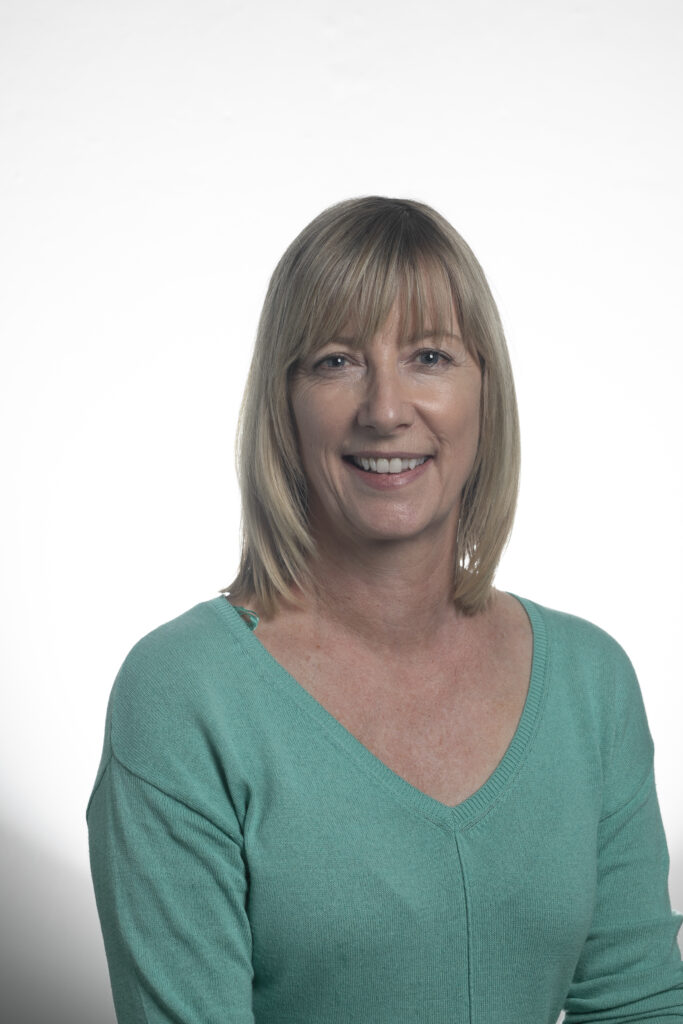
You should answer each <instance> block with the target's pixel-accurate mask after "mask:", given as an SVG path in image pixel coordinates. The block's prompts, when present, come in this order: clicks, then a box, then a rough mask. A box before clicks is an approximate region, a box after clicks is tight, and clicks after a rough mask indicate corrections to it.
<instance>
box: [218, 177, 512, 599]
mask: <svg viewBox="0 0 683 1024" xmlns="http://www.w3.org/2000/svg"><path fill="white" fill-rule="evenodd" d="M396 299H398V300H399V302H400V305H401V309H402V316H401V322H402V324H406V323H407V322H408V321H409V320H410V322H411V333H412V330H414V329H415V328H416V327H417V328H418V332H419V333H420V334H422V333H423V331H424V329H425V326H426V325H425V315H426V314H427V315H428V316H429V317H430V325H429V326H430V328H432V329H436V328H437V327H438V328H439V329H441V330H444V331H452V329H453V325H452V316H453V310H454V309H455V312H456V315H457V319H458V326H459V328H460V332H461V335H462V338H463V341H464V343H465V345H466V347H467V349H468V350H469V352H470V354H471V355H473V356H475V357H476V358H477V360H478V362H479V366H480V368H481V373H482V383H481V402H480V433H479V445H478V450H477V455H476V458H475V462H474V465H473V468H472V471H471V473H470V476H469V478H468V480H467V482H466V484H465V487H464V489H463V493H462V499H461V507H460V519H459V523H458V528H457V536H456V558H455V564H454V567H453V591H452V597H453V601H454V602H455V605H456V606H457V607H458V608H459V609H460V610H461V611H462V612H464V613H466V614H475V613H476V612H478V611H481V610H482V609H483V608H484V607H485V605H486V603H487V601H488V599H489V597H490V594H491V587H492V583H493V577H494V574H495V571H496V568H497V566H498V562H499V560H500V556H501V554H502V552H503V549H504V547H505V545H506V543H507V540H508V537H509V535H510V530H511V529H512V521H513V518H514V512H515V505H516V501H517V491H518V483H519V466H520V446H519V422H518V415H517V403H516V399H515V388H514V382H513V378H512V369H511V367H510V360H509V356H508V351H507V345H506V342H505V336H504V334H503V328H502V325H501V322H500V317H499V315H498V310H497V308H496V304H495V302H494V300H493V296H492V295H491V291H490V289H489V286H488V284H487V281H486V278H485V277H484V273H483V271H482V269H481V267H480V265H479V263H478V262H477V260H476V258H475V256H474V254H473V253H472V251H471V249H470V248H469V246H468V245H467V243H466V242H465V241H464V240H463V239H462V238H461V237H460V235H459V234H458V233H457V232H456V231H455V229H454V228H453V227H452V226H451V225H450V224H449V223H448V221H446V220H445V219H444V218H443V217H442V216H441V215H440V214H439V213H437V212H436V211H435V210H433V209H432V208H431V207H429V206H426V205H425V204H423V203H419V202H416V201H414V200H411V199H390V198H385V197H383V196H365V197H362V198H359V199H348V200H345V201H344V202H341V203H337V204H336V205H334V206H331V207H329V208H328V209H326V210H324V211H323V212H322V213H321V214H319V215H318V216H317V217H316V218H315V219H314V220H312V221H311V223H310V224H309V225H308V226H307V227H305V228H304V230H303V231H302V232H301V233H300V234H299V235H298V236H297V237H296V238H295V239H294V241H293V242H292V243H291V245H290V246H289V247H288V249H287V250H286V252H285V253H284V255H283V256H282V258H281V259H280V261H279V263H278V265H277V266H276V268H275V271H274V272H273V275H272V277H271V280H270V284H269V286H268V291H267V293H266V298H265V301H264V304H263V309H262V312H261V317H260V320H259V325H258V331H257V335H256V343H255V347H254V354H253V357H252V361H251V366H250V369H249V374H248V378H247V383H246V388H245V392H244V397H243V400H242V405H241V408H240V415H239V422H238V430H237V445H236V455H237V471H238V478H239V484H240V490H241V494H242V553H241V560H240V567H239V572H238V574H237V576H236V578H235V579H234V580H233V582H232V583H231V584H230V585H229V586H227V587H225V588H223V590H221V591H220V593H224V594H234V593H237V594H241V595H244V594H249V595H254V596H255V597H256V599H257V600H258V602H259V604H260V606H261V608H262V609H263V613H264V614H265V615H266V616H270V615H272V614H273V612H274V611H275V610H276V608H277V606H278V603H279V602H280V601H281V600H282V599H283V598H288V599H289V598H290V597H291V589H292V587H293V586H298V587H301V586H304V585H305V584H306V583H307V582H310V572H309V563H310V560H311V556H312V555H313V553H314V550H315V545H314V541H313V538H312V536H311V531H310V529H309V522H308V515H307V486H306V479H305V477H304V473H303V469H302V465H301V459H300V456H299V451H298V446H297V441H296V433H295V427H294V420H293V416H292V411H291V405H290V382H291V378H292V375H293V373H294V372H295V371H296V369H297V366H298V364H299V362H300V360H302V359H303V358H305V357H306V356H307V355H308V354H309V353H310V352H311V351H312V350H313V349H314V348H317V347H319V346H320V345H321V344H322V343H324V341H325V340H327V339H332V338H333V337H334V336H335V335H337V334H338V333H339V332H340V331H341V330H342V328H343V327H345V326H346V325H348V324H349V323H352V324H354V326H355V328H356V336H357V340H358V343H359V345H361V346H362V345H363V344H365V343H366V341H367V340H369V339H370V338H372V337H373V335H374V334H375V333H376V332H377V330H378V329H379V328H380V327H381V326H383V324H384V323H385V321H386V319H387V316H388V314H389V311H390V310H391V308H392V306H393V304H394V301H395V300H396ZM434 320H436V321H437V322H436V323H435V322H434Z"/></svg>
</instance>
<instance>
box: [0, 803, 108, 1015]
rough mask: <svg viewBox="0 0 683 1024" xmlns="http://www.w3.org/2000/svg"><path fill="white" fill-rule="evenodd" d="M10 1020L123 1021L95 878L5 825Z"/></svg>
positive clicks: (4, 998)
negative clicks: (110, 971) (114, 991)
mask: <svg viewBox="0 0 683 1024" xmlns="http://www.w3.org/2000/svg"><path fill="white" fill-rule="evenodd" d="M0 844H1V845H0V899H1V903H0V908H1V909H0V914H1V916H2V929H1V933H0V1017H1V1018H2V1021H3V1024H47V1022H49V1024H115V1021H116V1018H115V1015H114V1006H113V1002H112V997H111V989H110V986H109V974H108V972H107V963H106V959H105V955H104V945H103V942H102V935H101V932H100V925H99V920H98V917H97V909H96V906H95V897H94V894H93V891H92V884H91V881H90V876H89V874H87V872H79V871H78V869H77V868H75V867H72V866H71V865H69V864H67V863H64V862H62V861H60V860H59V859H58V858H56V857H55V855H54V852H52V851H48V850H46V849H44V848H41V847H40V846H39V845H38V844H36V843H35V841H33V840H31V839H28V838H27V837H26V836H22V835H21V833H19V832H16V831H15V830H13V829H12V828H10V827H8V825H7V824H6V823H5V822H3V823H0Z"/></svg>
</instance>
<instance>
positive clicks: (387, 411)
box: [358, 366, 413, 434]
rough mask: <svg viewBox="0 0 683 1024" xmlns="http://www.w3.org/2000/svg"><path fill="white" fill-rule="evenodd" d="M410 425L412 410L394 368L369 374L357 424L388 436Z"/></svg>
mask: <svg viewBox="0 0 683 1024" xmlns="http://www.w3.org/2000/svg"><path fill="white" fill-rule="evenodd" d="M412 421H413V409H412V404H411V402H410V400H409V395H408V393H407V382H404V381H402V380H401V377H400V373H399V371H398V368H397V367H395V366H394V367H392V368H391V369H390V368H389V367H387V366H384V367H382V368H381V369H374V370H372V371H370V372H369V373H368V375H367V377H366V381H365V392H364V394H363V397H362V399H361V403H360V406H359V409H358V424H359V426H361V427H366V428H369V429H372V430H375V431H376V432H377V433H378V434H391V433H393V432H394V431H395V430H398V429H400V428H401V427H408V426H410V424H411V423H412Z"/></svg>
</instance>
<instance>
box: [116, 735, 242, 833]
mask: <svg viewBox="0 0 683 1024" xmlns="http://www.w3.org/2000/svg"><path fill="white" fill-rule="evenodd" d="M112 761H116V763H117V764H118V765H120V767H121V768H123V770H124V771H125V772H127V773H128V775H132V776H133V778H135V779H138V780H139V781H140V782H144V783H145V785H146V786H151V788H152V789H155V790H156V791H157V793H161V794H162V796H165V797H167V798H168V799H169V800H173V802H174V803H176V804H180V806H181V807H184V808H185V809H186V810H188V811H191V812H192V814H196V815H197V817H198V818H201V819H202V820H203V821H208V823H209V824H210V825H212V826H213V827H214V828H215V829H217V831H218V832H220V833H221V835H224V836H225V837H226V838H227V839H230V840H231V841H232V842H233V843H234V844H235V845H236V846H237V847H239V849H240V850H242V849H243V848H244V841H243V839H242V838H240V839H236V838H235V837H234V836H233V835H231V833H230V832H226V830H225V829H224V828H221V826H220V825H219V824H217V822H215V821H214V820H213V819H212V818H209V817H208V815H206V814H203V813H202V812H201V811H198V810H197V808H196V807H193V806H192V804H188V803H187V802H186V801H185V800H181V799H180V797H177V796H175V795H174V794H173V793H169V792H168V791H167V790H165V789H163V788H162V787H161V786H157V784H156V783H155V782H151V781H150V780H149V779H146V778H145V777H144V775H140V773H139V772H135V771H133V769H132V768H129V767H128V765H127V764H125V763H124V762H123V761H122V760H121V758H120V757H118V756H117V754H116V753H115V752H114V750H113V748H112V753H111V757H110V759H109V761H108V764H111V762H112Z"/></svg>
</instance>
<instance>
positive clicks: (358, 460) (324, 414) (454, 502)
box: [291, 304, 481, 543]
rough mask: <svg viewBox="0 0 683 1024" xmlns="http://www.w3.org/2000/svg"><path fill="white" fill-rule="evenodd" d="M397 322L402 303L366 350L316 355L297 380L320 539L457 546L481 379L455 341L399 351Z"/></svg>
mask: <svg viewBox="0 0 683 1024" xmlns="http://www.w3.org/2000/svg"><path fill="white" fill-rule="evenodd" d="M398 315H399V312H398V306H397V304H395V305H394V307H393V309H392V311H391V313H390V315H389V317H388V319H387V322H386V323H385V325H384V326H383V327H382V329H381V330H380V331H379V332H378V333H377V334H376V335H375V336H374V338H372V340H371V341H370V343H369V344H368V346H367V347H366V348H365V349H362V350H361V349H358V348H354V346H353V345H352V344H351V343H350V342H349V340H348V339H347V340H346V341H344V340H343V339H337V340H335V341H334V342H332V343H330V344H327V345H325V346H324V347H322V348H320V349H318V350H317V351H314V352H312V353H311V354H310V355H309V356H308V357H307V358H306V359H305V360H304V361H303V365H302V366H301V368H300V371H299V372H298V373H297V375H296V376H295V378H294V381H293V384H292V395H291V397H292V407H293V411H294V418H295V423H296V429H297V433H298V439H299V447H300V452H301V457H302V462H303V468H304V472H305V475H306V479H307V482H308V489H309V513H310V517H311V525H312V528H313V530H314V533H315V534H316V536H317V537H318V538H319V540H323V541H324V540H325V538H326V537H327V538H333V539H334V540H335V542H337V543H339V542H345V543H348V542H351V543H353V542H359V541H362V542H371V541H377V542H379V541H388V540H393V541H408V540H411V539H415V538H429V539H430V540H431V541H434V540H442V541H443V542H445V543H449V542H450V543H452V541H453V538H454V537H455V529H456V525H457V520H458V515H459V509H460V496H461V494H462V490H463V487H464V485H465V483H466V481H467V478H468V476H469V474H470V471H471V469H472V466H473V464H474V460H475V456H476V452H477V444H478V439H479V402H480V391H481V372H480V369H479V366H478V364H477V362H476V361H475V359H474V358H473V357H472V356H470V355H469V353H468V352H467V350H466V348H465V345H464V343H463V341H462V339H461V338H460V336H459V334H456V335H455V336H452V335H451V336H449V335H438V336H432V337H430V336H426V337H423V338H421V339H417V340H413V341H411V342H409V343H406V342H402V341H401V336H400V333H399V322H398ZM454 322H455V323H457V318H454ZM456 330H457V328H456Z"/></svg>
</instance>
